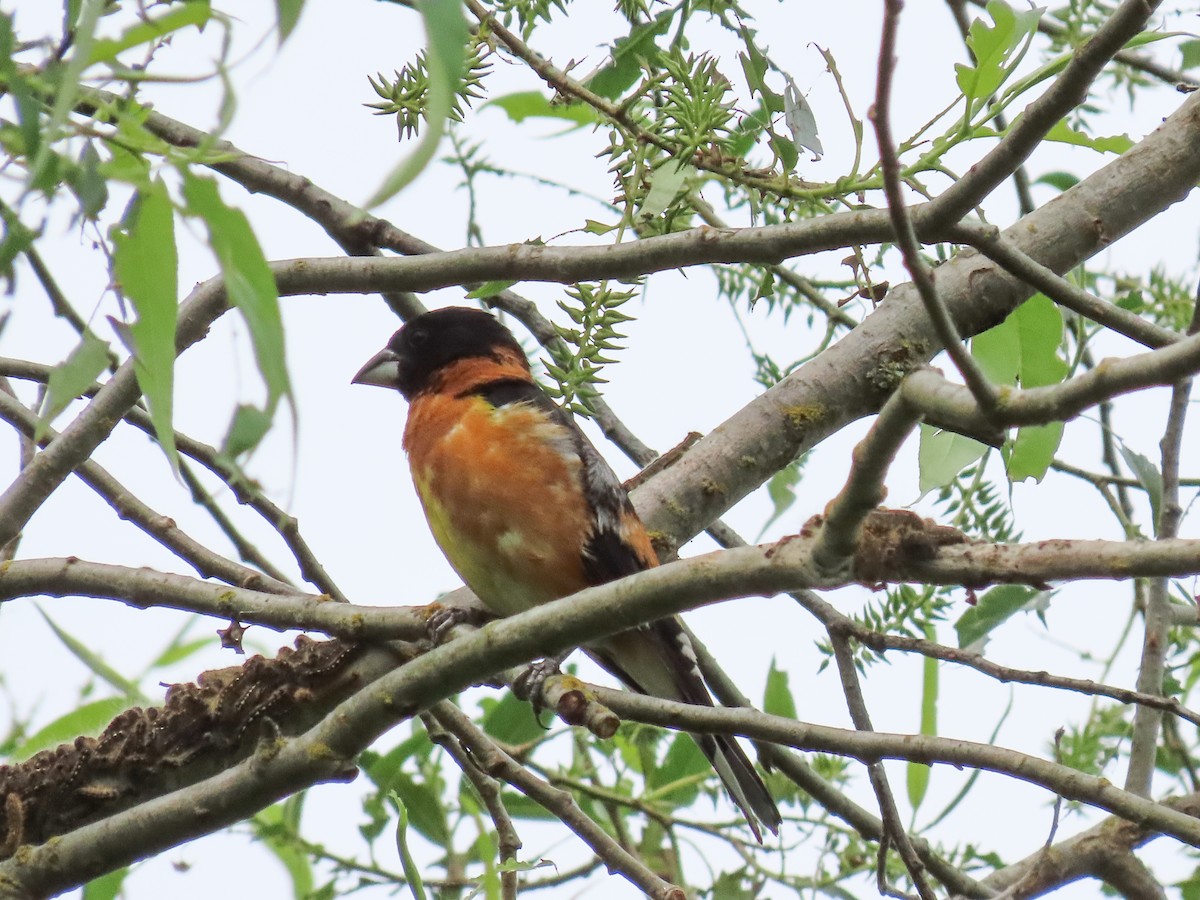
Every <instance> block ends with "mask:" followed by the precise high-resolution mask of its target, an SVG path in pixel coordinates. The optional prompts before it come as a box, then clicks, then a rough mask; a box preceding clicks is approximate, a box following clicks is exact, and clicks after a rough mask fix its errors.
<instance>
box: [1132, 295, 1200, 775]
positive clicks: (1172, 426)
mask: <svg viewBox="0 0 1200 900" xmlns="http://www.w3.org/2000/svg"><path fill="white" fill-rule="evenodd" d="M1198 328H1200V291H1197V296H1196V305H1195V309H1194V311H1193V314H1192V322H1191V325H1190V326H1189V327H1188V334H1189V335H1194V334H1195V333H1196V331H1197V329H1198ZM1191 394H1192V380H1191V379H1190V378H1188V379H1184V380H1182V381H1179V382H1177V383H1176V384H1175V386H1174V387H1173V388H1172V390H1171V405H1170V409H1169V411H1168V413H1167V425H1166V429H1165V430H1164V432H1163V436H1162V440H1161V441H1160V442H1159V446H1160V448H1161V452H1162V497H1161V499H1160V501H1159V509H1158V521H1157V522H1155V523H1154V525H1155V527H1154V536H1155V538H1156V539H1157V540H1160V541H1161V540H1170V539H1171V538H1173V537H1175V536H1176V535H1177V534H1178V533H1179V522H1180V520H1181V519H1182V518H1183V508H1182V507H1181V506H1180V505H1179V461H1180V457H1181V456H1182V447H1183V427H1184V423H1185V422H1186V420H1187V412H1188V404H1189V401H1190V399H1191ZM1170 608H1171V594H1170V582H1169V581H1168V579H1166V578H1155V579H1152V580H1151V581H1150V583H1149V584H1148V585H1147V590H1146V613H1145V619H1146V625H1145V634H1144V636H1143V639H1142V658H1141V662H1140V664H1139V666H1138V678H1137V687H1138V690H1139V691H1142V692H1143V693H1147V694H1161V693H1162V692H1163V675H1164V673H1165V671H1166V657H1167V651H1168V650H1169V649H1170V648H1169V646H1168V643H1167V632H1168V630H1169V629H1170V627H1171V624H1172V622H1171V614H1170ZM1161 725H1162V712H1161V711H1159V710H1156V709H1153V708H1151V707H1145V706H1139V707H1138V708H1137V710H1136V711H1135V712H1134V715H1133V732H1132V737H1131V739H1130V746H1129V768H1128V770H1127V772H1126V776H1125V789H1126V790H1128V791H1132V792H1133V793H1135V794H1141V795H1142V796H1145V797H1149V796H1150V790H1151V787H1152V786H1153V781H1154V770H1155V768H1156V767H1157V762H1158V738H1159V733H1160V730H1161Z"/></svg>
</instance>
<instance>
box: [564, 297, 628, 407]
mask: <svg viewBox="0 0 1200 900" xmlns="http://www.w3.org/2000/svg"><path fill="white" fill-rule="evenodd" d="M636 293H637V292H636V291H634V290H619V289H616V288H613V287H612V286H610V285H609V284H608V283H607V282H604V283H601V284H596V285H592V284H587V283H581V284H577V285H575V286H573V287H570V288H567V291H566V294H567V299H566V300H559V301H558V308H559V309H561V310H562V311H563V312H564V313H566V314H567V316H569V317H570V319H571V322H572V325H573V327H571V326H565V325H558V324H556V325H555V326H554V330H555V331H556V332H557V333H558V336H559V338H561V340H562V343H561V344H551V345H550V346H549V347H548V348H547V349H548V350H549V352H550V359H549V360H546V361H545V366H546V371H547V373H548V374H549V375H550V377H551V378H553V379H554V382H555V385H554V386H551V387H550V388H548V390H549V391H550V393H551V394H552V395H553V396H555V397H557V398H559V399H560V400H561V402H562V404H563V406H565V407H566V408H567V409H570V410H571V411H572V412H575V413H578V414H579V415H583V416H590V415H592V414H593V411H592V408H591V405H590V404H591V400H592V399H593V398H594V397H595V396H596V395H597V392H596V385H598V384H603V383H604V378H602V377H601V376H600V371H601V369H602V368H603V367H604V366H605V365H608V364H609V363H613V362H616V360H615V359H613V358H612V357H610V356H607V355H606V354H609V353H613V352H615V351H617V350H620V349H621V345H620V343H619V342H620V341H621V340H622V339H623V338H624V337H625V335H624V334H622V333H621V332H620V331H618V330H617V329H618V328H620V327H622V326H623V325H624V324H625V323H626V322H630V321H632V320H633V317H632V316H630V315H627V314H626V313H624V312H622V311H621V310H620V307H622V306H624V305H625V304H626V303H628V302H629V301H630V300H631V299H633V297H634V296H635V295H636Z"/></svg>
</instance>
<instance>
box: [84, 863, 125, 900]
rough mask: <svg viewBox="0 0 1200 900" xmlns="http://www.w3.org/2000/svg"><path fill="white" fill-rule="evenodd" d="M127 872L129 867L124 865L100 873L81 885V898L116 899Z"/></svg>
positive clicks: (85, 899)
mask: <svg viewBox="0 0 1200 900" xmlns="http://www.w3.org/2000/svg"><path fill="white" fill-rule="evenodd" d="M129 872H130V869H129V867H128V866H126V867H125V868H123V869H117V870H116V871H114V872H109V873H107V874H105V875H101V876H100V877H99V878H93V879H92V880H91V881H89V882H88V883H87V884H85V885H84V886H83V900H116V898H117V897H118V896H119V895H120V893H121V886H122V885H123V884H124V883H125V879H126V878H127V877H128V875H129Z"/></svg>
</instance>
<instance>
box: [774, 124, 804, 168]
mask: <svg viewBox="0 0 1200 900" xmlns="http://www.w3.org/2000/svg"><path fill="white" fill-rule="evenodd" d="M770 144H771V149H772V150H774V151H775V155H776V156H778V157H779V162H780V163H781V164H782V165H783V171H784V172H792V171H794V170H795V168H796V163H798V162H800V151H799V150H797V149H796V144H795V142H793V141H792V140H790V139H789V138H785V137H780V136H779V135H777V134H775V132H771V139H770Z"/></svg>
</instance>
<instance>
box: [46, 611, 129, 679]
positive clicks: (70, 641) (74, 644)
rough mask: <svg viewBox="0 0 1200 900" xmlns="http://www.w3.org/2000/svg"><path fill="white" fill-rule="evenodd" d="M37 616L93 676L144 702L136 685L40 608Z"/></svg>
mask: <svg viewBox="0 0 1200 900" xmlns="http://www.w3.org/2000/svg"><path fill="white" fill-rule="evenodd" d="M38 614H39V615H41V617H42V618H43V619H44V620H45V622H46V624H47V625H49V626H50V630H51V631H53V632H54V635H55V637H57V638H58V639H59V640H60V641H62V644H63V646H64V647H66V648H67V649H68V650H70V651H71V653H72V654H73V655H74V656H75V658H76V659H78V660H79V661H80V662H81V663H83V664H84V665H85V666H87V667H88V669H90V670H91V672H92V673H93V674H94V675H96V676H98V677H100V678H103V679H104V680H105V681H107V682H108V683H109V684H110V685H112V686H113V687H114V688H115V689H116V690H118V691H120V692H121V693H122V694H124V695H125V697H126V698H131V699H134V700H137V701H140V702H146V695H145V694H143V693H142V691H141V689H140V688H139V687H138V686H137V685H136V684H134V683H133V682H132V681H130V680H129V679H128V678H126V677H125V676H124V675H122V674H121V673H120V672H118V671H117V670H116V669H114V668H113V667H112V666H110V665H109V664H108V663H106V662H105V661H104V660H103V659H102V658H101V657H100V656H99V655H98V654H96V653H95V652H93V651H92V649H91V648H90V647H88V646H87V645H86V644H84V643H83V642H82V641H80V640H79V639H77V638H75V637H74V636H72V635H71V634H70V633H69V632H67V631H66V630H65V629H63V628H61V627H59V625H58V624H57V623H56V622H55V621H54V620H53V619H51V618H50V617H49V616H48V615H46V613H45V612H44V611H43V610H42V609H41V608H40V607H39V608H38Z"/></svg>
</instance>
